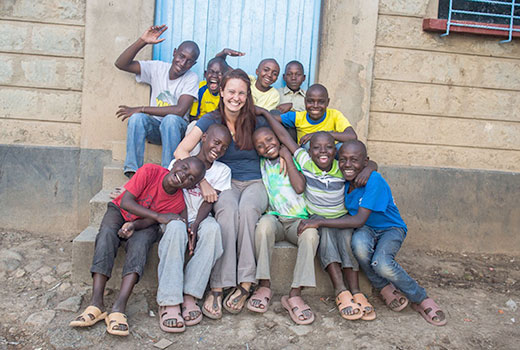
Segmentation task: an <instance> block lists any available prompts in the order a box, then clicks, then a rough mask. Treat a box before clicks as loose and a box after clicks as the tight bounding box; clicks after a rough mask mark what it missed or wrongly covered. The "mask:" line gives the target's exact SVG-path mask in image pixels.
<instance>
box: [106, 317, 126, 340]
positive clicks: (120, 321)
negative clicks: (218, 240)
mask: <svg viewBox="0 0 520 350" xmlns="http://www.w3.org/2000/svg"><path fill="white" fill-rule="evenodd" d="M105 323H106V324H107V332H108V333H110V334H112V335H119V336H123V337H125V336H127V335H128V334H130V331H129V327H128V321H127V317H126V315H125V314H124V313H122V312H112V313H109V314H108V316H107V317H106V318H105ZM120 326H126V330H122V329H118V328H119V327H120Z"/></svg>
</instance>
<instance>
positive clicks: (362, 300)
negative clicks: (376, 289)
mask: <svg viewBox="0 0 520 350" xmlns="http://www.w3.org/2000/svg"><path fill="white" fill-rule="evenodd" d="M354 302H356V303H358V304H359V305H361V310H362V311H363V317H361V319H362V320H363V321H372V320H375V319H376V310H375V309H374V307H373V306H372V304H370V303H369V302H368V299H367V297H366V296H365V295H364V294H363V293H356V294H354ZM367 309H368V310H369V311H367Z"/></svg>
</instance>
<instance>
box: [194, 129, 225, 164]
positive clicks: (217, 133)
mask: <svg viewBox="0 0 520 350" xmlns="http://www.w3.org/2000/svg"><path fill="white" fill-rule="evenodd" d="M201 141H202V148H201V152H202V156H203V158H204V161H205V162H206V163H208V164H212V163H213V162H214V161H215V160H217V159H218V158H220V157H222V156H223V155H224V153H226V150H227V149H228V147H229V144H230V143H231V134H230V133H229V130H228V129H227V128H226V127H225V126H224V125H222V124H213V125H211V126H210V127H209V128H208V130H207V131H206V132H205V133H204V134H203V135H202V138H201Z"/></svg>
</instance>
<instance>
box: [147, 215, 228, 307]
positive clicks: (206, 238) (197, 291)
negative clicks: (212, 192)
mask: <svg viewBox="0 0 520 350" xmlns="http://www.w3.org/2000/svg"><path fill="white" fill-rule="evenodd" d="M187 246H188V234H187V232H186V224H184V222H182V221H178V220H173V221H170V222H169V223H168V225H166V231H165V232H164V235H163V237H162V238H161V241H160V242H159V259H160V260H159V266H158V268H157V271H158V275H159V286H158V288H157V304H159V305H160V306H167V305H178V304H180V303H182V299H183V294H189V295H191V296H193V297H195V298H198V299H201V298H202V296H203V294H204V291H205V289H206V286H207V284H208V280H209V276H210V274H211V269H212V268H213V265H214V264H215V261H217V259H218V258H220V256H221V255H222V252H223V249H222V236H221V233H220V225H219V224H218V223H217V221H216V220H215V219H214V218H213V217H211V216H208V217H207V218H205V219H204V220H202V222H201V223H200V225H199V230H198V232H197V244H196V246H195V251H194V253H193V256H192V257H191V259H190V260H189V261H188V264H186V267H184V258H185V253H186V248H187Z"/></svg>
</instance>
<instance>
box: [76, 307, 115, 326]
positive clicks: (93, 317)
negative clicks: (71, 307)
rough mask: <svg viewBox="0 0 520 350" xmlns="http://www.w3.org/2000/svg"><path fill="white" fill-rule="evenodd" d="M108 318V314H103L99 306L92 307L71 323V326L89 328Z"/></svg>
mask: <svg viewBox="0 0 520 350" xmlns="http://www.w3.org/2000/svg"><path fill="white" fill-rule="evenodd" d="M105 317H107V313H106V312H102V311H101V310H100V309H99V308H98V307H97V306H94V305H90V306H88V307H87V308H86V309H85V311H83V313H82V314H81V315H79V316H78V317H76V318H75V319H74V320H73V321H70V323H69V326H71V327H89V326H92V325H95V324H96V323H98V322H99V321H101V320H104V319H105Z"/></svg>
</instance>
